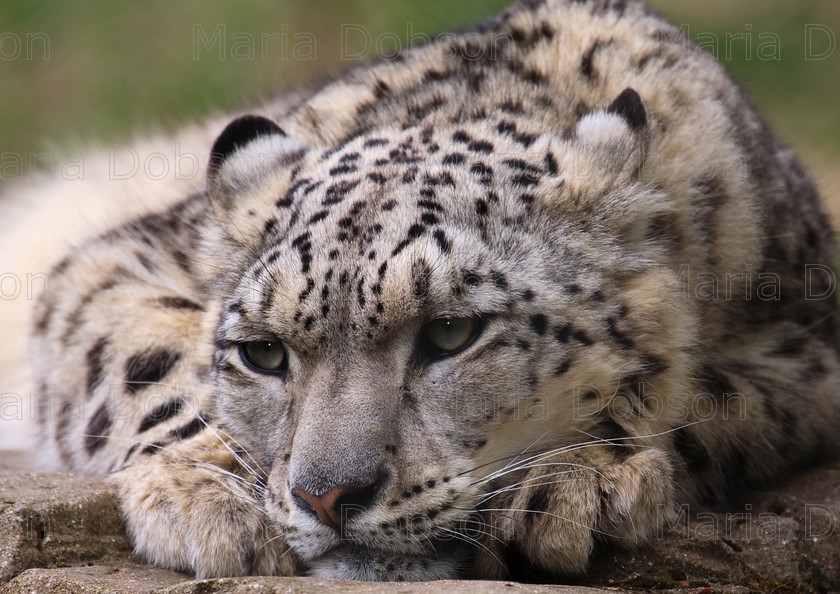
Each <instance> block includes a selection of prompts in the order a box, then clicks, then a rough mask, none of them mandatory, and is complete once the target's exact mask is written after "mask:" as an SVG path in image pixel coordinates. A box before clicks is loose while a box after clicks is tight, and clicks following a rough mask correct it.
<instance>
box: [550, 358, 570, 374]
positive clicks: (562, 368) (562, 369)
mask: <svg viewBox="0 0 840 594" xmlns="http://www.w3.org/2000/svg"><path fill="white" fill-rule="evenodd" d="M571 366H572V361H571V359H566V360H565V361H561V362H560V365H558V366H557V367H556V368H555V369H554V375H563V374H564V373H566V372H567V371H569V368H570V367H571Z"/></svg>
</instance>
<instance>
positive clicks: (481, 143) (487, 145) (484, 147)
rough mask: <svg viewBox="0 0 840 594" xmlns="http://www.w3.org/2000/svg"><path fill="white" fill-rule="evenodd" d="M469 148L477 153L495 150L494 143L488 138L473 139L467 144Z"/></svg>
mask: <svg viewBox="0 0 840 594" xmlns="http://www.w3.org/2000/svg"><path fill="white" fill-rule="evenodd" d="M467 149H468V150H470V151H473V152H475V153H491V152H493V144H492V143H491V142H487V141H486V140H473V141H472V142H471V143H469V144H468V145H467Z"/></svg>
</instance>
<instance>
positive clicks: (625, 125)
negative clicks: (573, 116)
mask: <svg viewBox="0 0 840 594" xmlns="http://www.w3.org/2000/svg"><path fill="white" fill-rule="evenodd" d="M648 124H649V121H648V113H647V109H646V108H645V104H644V102H643V101H642V98H641V96H640V95H639V93H637V92H636V91H635V90H634V89H631V88H630V87H628V88H626V89H624V90H623V91H622V92H621V93H620V94H619V95H618V97H616V98H615V100H614V101H613V102H612V103H611V104H610V105H609V106H608V107H607V108H606V109H602V110H598V111H594V112H592V113H589V114H587V115H585V116H583V117H582V118H581V119H580V120H579V121H578V123H577V124H576V125H575V126H574V128H573V129H572V130H571V131H570V133H569V134H568V136H570V137H571V138H572V139H573V141H574V142H575V145H576V148H577V149H578V152H579V153H581V158H580V159H579V161H578V166H579V167H578V169H579V171H577V172H576V173H577V174H578V175H579V176H588V177H593V178H594V177H598V178H600V179H601V180H602V181H604V182H613V183H615V182H619V183H621V182H626V181H628V179H632V178H634V177H636V176H637V175H638V173H639V171H640V169H641V167H642V165H643V163H644V158H645V149H646V144H647V136H648ZM581 168H582V170H580V169H581Z"/></svg>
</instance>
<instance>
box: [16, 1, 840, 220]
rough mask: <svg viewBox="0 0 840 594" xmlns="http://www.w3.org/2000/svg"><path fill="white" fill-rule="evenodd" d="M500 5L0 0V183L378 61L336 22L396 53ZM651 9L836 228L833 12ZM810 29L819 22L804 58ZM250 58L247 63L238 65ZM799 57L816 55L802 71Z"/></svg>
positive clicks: (838, 149)
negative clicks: (766, 134) (733, 83)
mask: <svg viewBox="0 0 840 594" xmlns="http://www.w3.org/2000/svg"><path fill="white" fill-rule="evenodd" d="M506 4H508V1H507V0H391V1H389V2H383V1H381V0H343V1H342V0H307V1H305V2H303V1H301V0H271V1H268V0H259V1H250V2H239V3H234V2H227V1H221V0H206V1H201V2H199V1H197V0H180V1H177V2H173V1H172V0H147V1H145V2H142V3H141V2H127V1H106V0H94V1H87V2H83V3H82V2H80V3H71V2H64V1H59V0H42V1H39V2H26V1H24V0H0V105H2V109H0V183H1V182H2V178H8V177H11V174H13V173H14V172H15V171H14V168H12V167H9V166H8V164H9V162H10V159H12V158H15V156H21V157H23V162H24V163H28V162H29V156H30V155H31V154H33V153H38V152H41V151H43V150H45V149H47V150H49V149H51V148H52V147H64V146H74V147H77V146H78V145H79V144H80V143H82V144H88V143H90V144H95V143H96V142H97V141H98V142H119V141H123V140H126V139H127V138H128V137H129V136H130V135H131V134H132V133H134V132H137V131H142V130H145V129H148V128H149V127H150V126H163V127H167V128H171V127H174V126H176V125H177V124H178V123H179V122H184V121H187V120H194V119H197V118H199V117H201V116H202V115H204V114H207V113H210V112H212V111H217V110H219V109H225V108H233V107H238V106H243V105H246V104H247V103H249V102H253V101H255V100H258V99H259V98H260V97H262V96H265V95H266V94H269V93H275V92H282V90H283V89H287V88H292V87H294V86H296V85H300V84H304V83H307V82H310V81H315V80H318V79H322V78H324V77H327V76H330V75H333V74H335V73H337V72H340V71H341V70H342V69H344V68H347V67H349V66H352V65H355V64H359V63H361V62H363V61H364V59H365V57H366V58H367V59H372V58H373V57H375V55H376V53H377V50H376V47H371V48H370V49H369V51H367V52H365V51H364V50H365V47H364V45H365V39H364V37H363V35H362V34H361V33H359V31H358V30H353V31H351V32H349V33H347V34H346V35H345V36H344V38H342V35H341V26H342V24H355V25H360V26H362V27H364V28H366V29H367V30H368V31H369V34H370V38H371V40H372V41H373V42H374V43H375V42H376V41H377V40H379V41H380V42H381V46H380V51H388V50H390V49H391V48H393V46H394V45H401V46H403V47H404V46H405V45H406V41H407V39H408V38H409V37H411V36H412V35H414V36H417V35H419V34H420V33H422V32H426V33H429V34H434V33H437V32H441V31H445V30H451V29H454V28H458V27H463V26H466V25H469V24H470V23H472V22H473V21H475V20H477V19H479V18H481V17H484V16H488V15H491V14H493V13H495V12H497V11H498V10H499V9H500V8H502V7H503V6H505V5H506ZM649 4H651V5H652V6H653V7H654V8H656V9H657V10H659V11H660V12H662V13H663V14H665V15H666V16H667V17H668V19H669V20H670V21H671V22H672V23H674V24H676V25H677V26H680V25H687V30H688V32H689V33H690V36H691V37H692V38H694V39H695V40H698V41H700V42H701V43H702V44H703V45H705V46H706V47H708V48H709V49H711V50H712V51H713V53H715V54H716V55H717V57H718V58H719V59H720V60H721V61H722V62H724V64H725V65H726V67H727V69H728V70H729V71H730V72H731V73H732V75H733V76H734V77H735V78H736V79H737V80H738V81H739V82H740V83H741V84H742V85H743V86H744V87H746V89H747V90H748V92H749V94H750V95H751V96H752V97H753V99H754V101H755V103H756V104H757V106H758V108H759V111H760V112H761V113H762V114H763V115H764V116H765V118H766V119H768V120H769V121H770V123H771V125H772V127H773V128H774V130H775V131H776V133H777V134H778V135H779V136H780V137H781V138H782V139H783V140H784V141H786V142H788V143H789V144H791V145H792V146H793V147H794V148H795V149H796V150H797V151H798V152H799V153H800V155H801V156H802V157H803V159H804V160H805V162H806V164H808V165H809V167H810V168H811V169H812V171H813V172H814V173H815V176H816V177H817V180H818V183H819V184H820V186H821V189H822V191H823V194H824V195H825V196H826V197H827V198H828V199H829V203H830V210H831V211H832V215H833V217H834V219H835V222H840V172H838V169H840V167H838V163H840V47H838V43H837V42H838V39H837V38H840V0H728V1H727V0H706V1H703V2H701V1H698V0H691V1H670V2H668V1H665V0H652V1H651V2H649ZM809 24H811V25H814V24H816V25H819V26H820V28H819V29H816V30H814V31H813V32H812V35H811V46H810V49H809V48H808V35H807V34H806V32H807V28H806V26H807V25H809ZM219 25H224V30H223V31H222V30H221V29H219V28H218V27H219ZM197 30H200V31H201V32H203V34H204V35H206V37H207V39H212V37H213V35H214V34H215V33H217V32H218V33H219V34H220V35H221V36H222V38H221V39H223V42H224V46H225V47H224V54H223V55H222V56H221V57H220V56H219V52H218V50H219V48H220V47H221V45H222V44H221V43H220V42H219V41H221V40H218V41H217V43H216V45H215V46H214V48H213V49H209V50H208V49H206V48H205V47H204V46H203V45H202V43H201V41H200V40H199V42H198V43H199V44H198V47H197V48H196V46H195V41H196V36H195V32H196V31H197ZM248 34H250V35H251V36H253V40H254V42H253V44H250V42H249V39H248V37H247V35H248ZM264 35H268V36H269V38H268V41H267V45H265V46H264V45H263V37H264ZM832 43H833V46H832ZM248 46H250V47H251V48H252V49H253V56H252V57H253V59H243V58H247V56H242V55H237V52H239V51H243V50H245V49H246V48H247V47H248ZM832 47H833V49H832ZM196 49H197V50H198V54H197V56H196V55H194V54H195V52H196ZM809 51H810V53H811V54H812V55H818V54H826V56H825V57H824V58H823V59H816V60H807V59H806V57H807V52H809ZM343 54H344V55H345V57H346V56H347V54H353V55H355V56H360V55H362V54H363V55H364V57H357V58H355V59H342V55H343ZM196 57H197V58H198V59H195V58H196ZM768 58H770V59H768ZM776 58H778V59H776ZM23 169H24V171H23V172H24V173H25V172H26V171H25V169H26V167H24V168H23Z"/></svg>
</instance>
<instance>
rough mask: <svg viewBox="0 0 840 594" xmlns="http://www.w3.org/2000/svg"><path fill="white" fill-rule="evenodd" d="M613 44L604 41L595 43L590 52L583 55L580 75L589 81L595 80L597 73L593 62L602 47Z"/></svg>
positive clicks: (587, 51)
mask: <svg viewBox="0 0 840 594" xmlns="http://www.w3.org/2000/svg"><path fill="white" fill-rule="evenodd" d="M610 43H612V42H606V41H603V40H598V41H596V42H595V43H593V44H592V45H591V46H590V47H589V49H588V50H586V51H585V52H584V53H583V57H581V59H580V73H581V74H582V75H583V76H585V77H586V78H588V79H590V80H591V79H594V78H595V77H596V76H597V73H596V72H595V69H594V65H593V61H594V59H595V53H596V52H597V51H598V50H599V49H601V48H602V47H604V46H606V45H609V44H610Z"/></svg>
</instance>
